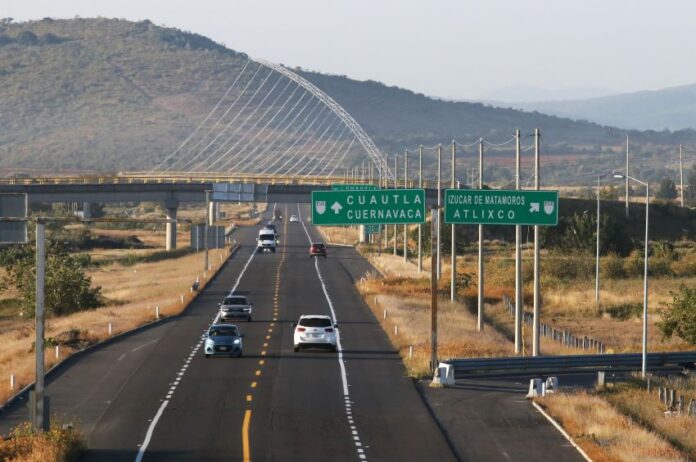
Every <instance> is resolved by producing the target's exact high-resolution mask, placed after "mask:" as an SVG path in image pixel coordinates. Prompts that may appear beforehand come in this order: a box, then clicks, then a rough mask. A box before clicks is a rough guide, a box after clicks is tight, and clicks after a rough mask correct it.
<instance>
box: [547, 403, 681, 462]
mask: <svg viewBox="0 0 696 462" xmlns="http://www.w3.org/2000/svg"><path fill="white" fill-rule="evenodd" d="M537 402H538V403H539V404H540V405H541V406H542V407H543V408H545V410H546V412H548V413H549V414H550V415H551V416H552V417H553V418H554V419H555V420H556V421H558V422H559V423H560V424H561V426H562V427H563V428H564V429H565V430H566V432H568V434H569V435H570V436H571V437H572V438H573V440H574V441H575V442H576V444H578V445H579V446H580V447H581V448H582V449H583V450H584V451H585V453H586V454H587V455H588V456H589V457H590V458H591V459H592V460H593V461H594V462H614V461H622V462H633V461H636V460H646V461H653V462H657V461H660V462H662V461H664V462H667V461H669V462H673V461H674V462H677V461H680V462H681V461H687V460H689V457H688V456H687V454H686V453H684V452H682V451H680V450H679V449H677V448H675V447H674V446H673V445H672V444H670V442H669V441H667V440H666V439H665V438H663V437H661V436H660V435H659V434H657V433H655V432H651V431H650V430H648V429H646V428H644V427H643V426H641V425H640V424H638V423H636V422H634V421H633V420H632V419H631V418H630V417H629V416H627V415H625V414H623V413H622V412H620V411H619V410H617V409H616V408H615V407H614V406H612V405H611V404H610V403H609V402H608V401H607V400H605V399H603V398H602V397H601V396H598V395H595V394H592V393H587V392H582V391H580V392H563V393H554V394H550V395H547V396H546V397H544V398H537Z"/></svg>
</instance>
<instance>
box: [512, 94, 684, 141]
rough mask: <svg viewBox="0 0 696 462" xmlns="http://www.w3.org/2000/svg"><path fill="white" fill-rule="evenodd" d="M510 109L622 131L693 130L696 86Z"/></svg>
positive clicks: (517, 105)
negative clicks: (554, 116)
mask: <svg viewBox="0 0 696 462" xmlns="http://www.w3.org/2000/svg"><path fill="white" fill-rule="evenodd" d="M512 106H514V107H518V108H520V109H525V110H534V111H539V112H543V113H546V114H553V115H557V116H560V117H568V118H571V119H583V120H591V121H593V122H597V123H600V124H607V125H612V126H615V127H620V128H624V129H638V130H663V129H669V130H682V129H687V128H692V129H693V128H696V84H694V85H685V86H679V87H672V88H665V89H662V90H656V91H641V92H636V93H626V94H621V95H612V96H604V97H601V98H588V99H574V100H567V101H540V102H532V103H514V104H512Z"/></svg>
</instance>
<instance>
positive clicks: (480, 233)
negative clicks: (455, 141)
mask: <svg viewBox="0 0 696 462" xmlns="http://www.w3.org/2000/svg"><path fill="white" fill-rule="evenodd" d="M478 173H479V189H483V138H480V139H479V171H478ZM478 237H479V238H478V319H477V323H476V328H477V329H478V331H479V332H481V331H482V330H483V312H484V306H483V303H484V298H483V294H484V286H483V284H484V279H483V225H482V224H480V223H479V226H478Z"/></svg>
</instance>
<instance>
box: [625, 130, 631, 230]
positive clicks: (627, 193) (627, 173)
mask: <svg viewBox="0 0 696 462" xmlns="http://www.w3.org/2000/svg"><path fill="white" fill-rule="evenodd" d="M628 175H630V173H629V172H628V133H626V218H628V196H629V186H628Z"/></svg>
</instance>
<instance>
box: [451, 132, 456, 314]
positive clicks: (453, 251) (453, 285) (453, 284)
mask: <svg viewBox="0 0 696 462" xmlns="http://www.w3.org/2000/svg"><path fill="white" fill-rule="evenodd" d="M456 175H457V145H456V143H455V142H454V140H452V183H451V184H450V187H451V188H452V189H454V188H455V187H456V186H457V185H456V181H457V180H456ZM451 240H452V249H451V259H452V271H451V275H450V300H451V301H454V300H455V299H456V298H457V242H456V241H457V231H456V228H455V225H454V223H452V237H451Z"/></svg>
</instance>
